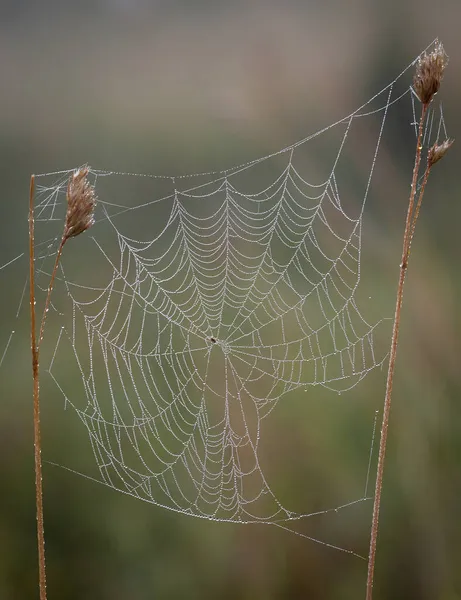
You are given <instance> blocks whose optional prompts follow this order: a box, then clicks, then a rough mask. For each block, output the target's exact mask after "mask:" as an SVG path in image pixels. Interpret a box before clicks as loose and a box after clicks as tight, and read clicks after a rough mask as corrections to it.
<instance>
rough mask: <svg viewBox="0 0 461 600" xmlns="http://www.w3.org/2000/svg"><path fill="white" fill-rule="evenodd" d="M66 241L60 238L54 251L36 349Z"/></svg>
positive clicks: (39, 342) (41, 335)
mask: <svg viewBox="0 0 461 600" xmlns="http://www.w3.org/2000/svg"><path fill="white" fill-rule="evenodd" d="M65 243H66V238H64V237H63V238H62V239H61V243H60V244H59V248H58V251H57V253H56V260H55V261H54V267H53V272H52V273H51V278H50V283H49V285H48V293H47V295H46V300H45V308H44V310H43V315H42V321H41V323H40V334H39V336H38V342H37V349H38V350H40V344H41V343H42V340H43V334H44V332H45V323H46V315H47V314H48V310H49V308H50V302H51V292H52V291H53V286H54V280H55V279H56V273H57V272H58V267H59V261H60V260H61V255H62V251H63V248H64V244H65Z"/></svg>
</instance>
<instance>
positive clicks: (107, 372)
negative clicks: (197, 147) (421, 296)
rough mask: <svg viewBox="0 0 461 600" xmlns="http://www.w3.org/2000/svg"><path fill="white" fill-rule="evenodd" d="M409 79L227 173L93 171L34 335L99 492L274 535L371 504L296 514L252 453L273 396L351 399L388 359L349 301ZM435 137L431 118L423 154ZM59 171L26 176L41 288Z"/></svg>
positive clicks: (59, 199) (57, 220)
mask: <svg viewBox="0 0 461 600" xmlns="http://www.w3.org/2000/svg"><path fill="white" fill-rule="evenodd" d="M409 68H410V67H408V69H409ZM408 69H406V70H405V71H404V72H403V73H402V74H401V75H400V76H399V77H398V78H397V79H395V80H394V81H393V82H392V83H391V84H389V85H388V86H387V87H386V88H384V89H383V90H382V91H381V92H380V93H379V94H377V95H376V96H374V97H373V98H371V99H370V100H369V101H368V102H367V103H365V104H364V105H363V106H361V107H360V108H358V109H357V110H356V111H354V112H353V113H352V114H350V115H349V116H347V117H346V118H344V119H341V120H340V121H338V122H336V123H334V124H332V125H330V126H328V127H326V128H324V129H322V130H321V131H318V132H317V133H315V134H313V135H311V136H309V137H306V138H305V139H303V140H301V141H300V142H297V143H296V144H293V145H292V146H289V147H286V148H283V149H282V150H280V151H278V152H276V153H273V154H271V155H269V156H266V157H264V158H261V159H258V160H255V161H252V162H249V163H246V164H243V165H239V166H237V167H233V168H229V169H228V170H223V171H219V172H209V173H201V174H196V175H188V176H176V177H172V176H151V175H135V174H128V173H114V172H110V171H103V170H91V178H92V182H93V183H94V185H95V190H96V194H97V196H98V204H97V212H96V223H95V225H94V226H93V228H92V229H91V230H90V231H88V232H87V233H85V234H84V235H83V236H80V237H79V238H78V239H75V240H71V241H70V242H69V243H68V244H67V245H66V248H65V251H64V254H63V257H62V261H61V265H60V268H59V271H58V275H57V280H56V287H55V290H54V291H53V300H52V306H51V310H50V314H49V316H48V322H49V328H50V331H49V333H48V330H47V333H46V336H45V337H46V338H47V339H46V342H47V345H48V346H50V345H51V346H52V352H51V353H50V356H51V360H50V362H49V366H48V371H49V374H50V375H51V377H52V379H53V380H54V382H55V383H56V386H57V390H58V391H59V392H60V394H62V397H63V400H64V403H63V404H64V407H65V408H66V409H67V410H72V411H74V413H75V415H76V416H78V417H79V419H80V420H81V423H82V424H83V425H84V428H85V430H86V433H87V435H88V439H89V441H90V443H91V447H92V451H93V454H94V459H95V461H96V464H97V467H98V473H99V480H100V481H101V482H103V483H105V484H106V485H108V486H110V487H112V488H115V489H117V490H120V491H122V492H125V493H127V494H130V495H132V496H135V497H137V498H140V499H142V500H144V501H147V502H151V503H153V504H155V505H159V506H162V507H165V508H168V509H171V510H174V511H178V512H180V513H184V514H187V515H193V516H196V517H201V518H206V519H212V520H220V521H230V522H240V523H249V522H252V523H255V522H258V523H269V524H275V525H278V526H281V527H287V526H291V524H292V523H293V522H296V521H298V520H299V519H301V518H304V517H308V516H310V515H312V514H318V513H319V512H320V513H323V512H328V511H329V510H336V511H338V510H339V509H341V508H342V507H343V505H350V504H353V503H356V502H361V501H364V500H365V499H366V498H367V491H366V490H365V493H364V492H363V488H362V490H360V491H359V492H358V496H357V497H356V498H352V499H350V501H348V502H344V503H342V504H341V506H334V507H326V508H325V509H322V510H320V511H319V510H317V509H316V510H315V513H314V512H309V507H307V508H306V511H305V512H300V511H294V510H291V509H290V507H289V506H286V503H285V502H284V500H283V498H281V497H279V495H278V494H277V493H276V492H275V491H274V489H273V487H271V482H270V481H269V480H268V479H267V478H266V475H265V472H266V471H265V467H264V464H263V462H262V460H261V456H260V446H261V440H262V438H263V436H264V423H265V420H266V418H276V415H275V414H271V413H274V410H275V408H276V407H277V405H278V404H279V403H280V402H282V401H284V402H285V401H286V402H289V401H290V398H293V397H294V396H295V395H296V394H302V395H304V397H307V396H308V395H309V394H310V391H311V390H312V389H313V388H315V387H316V386H317V387H318V386H320V387H323V388H327V389H328V390H333V391H334V392H336V393H338V392H339V393H343V392H345V391H347V390H351V389H352V388H354V387H355V386H357V384H358V383H359V382H360V381H361V380H362V379H363V378H364V377H365V376H366V375H367V374H368V373H369V372H370V371H371V370H373V369H376V368H377V367H379V366H381V365H382V364H383V362H384V361H385V360H386V356H387V350H388V343H387V340H388V339H389V338H388V332H389V320H388V319H385V318H384V316H388V315H382V316H381V317H379V318H373V319H370V318H369V317H368V316H367V315H366V314H365V312H364V311H363V310H362V309H361V305H360V303H359V300H358V298H359V297H360V284H361V264H362V260H361V259H362V240H363V235H362V233H363V228H364V209H365V206H366V202H367V200H369V198H370V196H372V194H373V193H375V192H376V190H377V187H376V186H374V174H375V171H376V168H377V167H376V165H377V164H379V158H380V152H384V153H385V152H386V150H381V146H382V145H383V143H384V142H383V139H385V135H386V131H387V125H388V123H392V122H394V125H390V127H394V126H396V125H395V123H396V122H397V125H398V126H399V127H401V128H402V130H403V132H404V133H405V135H406V136H407V138H408V139H409V141H410V142H411V143H409V148H411V145H412V144H414V139H415V132H416V129H415V128H416V121H417V114H416V111H417V110H418V108H417V106H415V100H414V96H413V93H412V90H411V72H408ZM434 114H435V113H434ZM393 118H394V121H392V119H393ZM436 121H437V123H436ZM402 122H404V123H405V125H404V126H403V127H402ZM441 127H442V128H443V127H444V123H443V118H442V117H437V118H434V115H433V118H431V119H429V121H428V125H427V130H426V138H425V143H426V144H427V143H429V140H430V139H434V138H435V137H437V135H439V134H440V128H441ZM402 135H403V134H402ZM410 152H411V150H410ZM359 165H360V166H359ZM71 173H72V170H70V171H61V172H57V173H48V174H46V175H40V176H37V178H36V197H35V218H36V227H37V259H36V269H37V274H38V284H39V286H40V287H41V288H42V290H43V293H45V292H46V289H47V287H48V281H49V277H50V273H51V270H52V266H53V262H54V258H55V253H56V250H57V247H58V245H59V242H60V236H61V234H62V226H63V221H64V214H65V209H66V186H67V181H68V178H69V175H70V174H71ZM381 185H382V181H381ZM52 323H54V324H55V325H54V328H53V325H52ZM57 327H58V329H56V328H57ZM47 336H48V337H47ZM53 336H54V338H53ZM53 339H54V341H53ZM383 339H384V340H385V343H382V342H383ZM377 340H378V341H377ZM64 357H65V358H64ZM46 368H47V365H43V364H42V369H46ZM71 372H73V373H74V377H72V378H71V377H70V375H69V373H71ZM370 427H372V424H371V423H370ZM370 431H371V429H370ZM365 477H367V478H368V473H364V480H365ZM306 537H307V536H306ZM327 545H328V544H327Z"/></svg>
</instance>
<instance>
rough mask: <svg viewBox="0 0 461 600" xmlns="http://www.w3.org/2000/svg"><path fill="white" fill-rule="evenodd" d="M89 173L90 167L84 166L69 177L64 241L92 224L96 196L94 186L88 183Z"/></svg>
mask: <svg viewBox="0 0 461 600" xmlns="http://www.w3.org/2000/svg"><path fill="white" fill-rule="evenodd" d="M89 172H90V167H89V166H88V165H85V166H84V167H80V168H79V169H77V170H75V171H74V172H73V173H72V175H71V176H70V177H69V182H68V184H67V213H66V223H65V226H64V234H63V239H64V240H68V239H69V238H71V237H76V236H77V235H80V234H81V233H83V232H84V231H86V230H87V229H89V228H90V227H91V226H92V225H93V224H94V209H95V206H96V195H95V192H94V186H93V185H91V183H90V182H89V181H88V173H89Z"/></svg>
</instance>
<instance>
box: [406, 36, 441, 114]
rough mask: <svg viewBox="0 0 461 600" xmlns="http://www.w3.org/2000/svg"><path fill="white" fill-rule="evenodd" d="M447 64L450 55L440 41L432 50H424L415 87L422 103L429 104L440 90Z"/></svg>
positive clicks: (414, 82)
mask: <svg viewBox="0 0 461 600" xmlns="http://www.w3.org/2000/svg"><path fill="white" fill-rule="evenodd" d="M447 64H448V56H447V54H446V53H445V49H444V47H443V44H442V43H441V42H439V41H437V42H436V44H435V46H434V49H433V50H432V52H429V53H427V52H424V53H423V54H422V55H421V56H420V57H419V58H418V61H417V63H416V73H415V76H414V78H413V89H414V90H415V93H416V95H417V96H418V98H419V100H420V101H421V102H422V104H426V105H427V104H429V103H430V102H431V100H432V98H433V97H434V96H435V94H436V93H437V92H438V91H439V88H440V83H441V81H442V79H443V73H444V71H445V68H446V66H447Z"/></svg>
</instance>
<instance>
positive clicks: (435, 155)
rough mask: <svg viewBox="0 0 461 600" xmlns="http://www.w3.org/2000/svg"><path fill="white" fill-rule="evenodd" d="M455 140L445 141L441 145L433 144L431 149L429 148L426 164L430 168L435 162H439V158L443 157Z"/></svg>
mask: <svg viewBox="0 0 461 600" xmlns="http://www.w3.org/2000/svg"><path fill="white" fill-rule="evenodd" d="M454 141H455V140H448V139H447V140H445V141H444V142H442V143H441V144H437V143H435V144H434V145H433V146H431V148H429V152H428V153H427V163H428V165H429V166H430V167H432V165H435V163H436V162H439V160H440V159H441V158H443V157H444V156H445V154H446V153H447V152H448V150H449V149H450V148H451V147H452V145H453V142H454Z"/></svg>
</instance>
